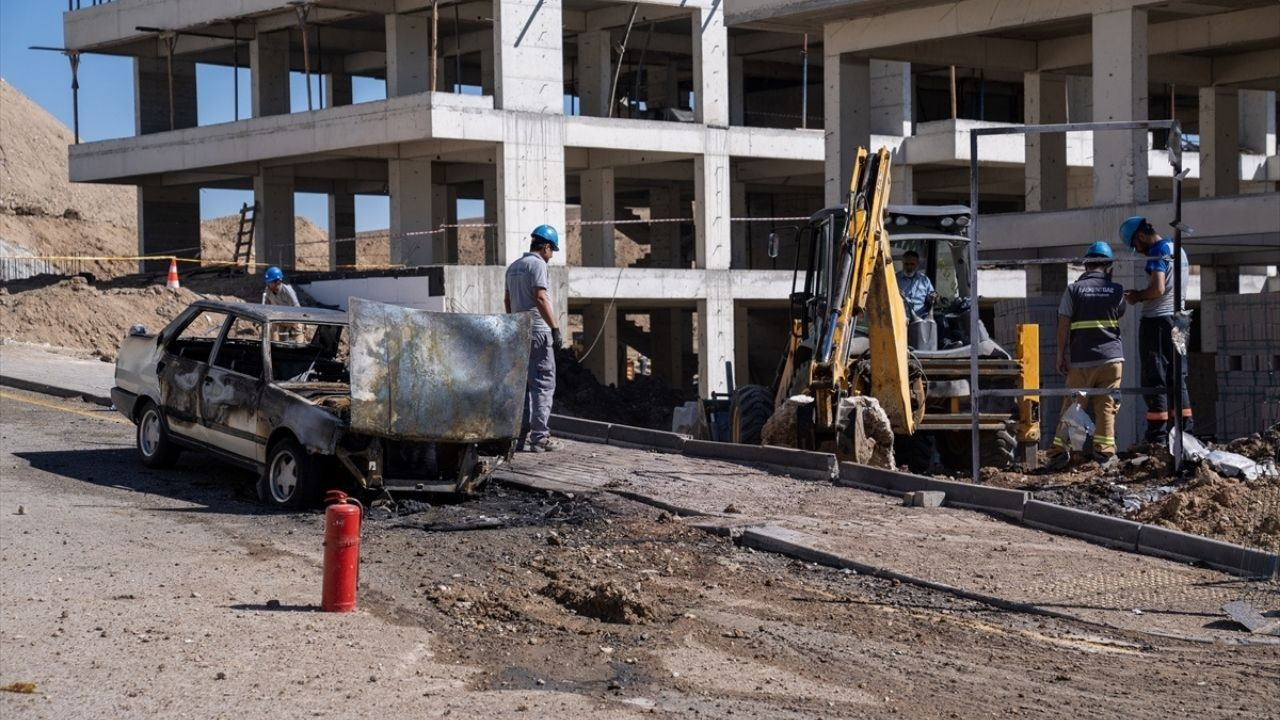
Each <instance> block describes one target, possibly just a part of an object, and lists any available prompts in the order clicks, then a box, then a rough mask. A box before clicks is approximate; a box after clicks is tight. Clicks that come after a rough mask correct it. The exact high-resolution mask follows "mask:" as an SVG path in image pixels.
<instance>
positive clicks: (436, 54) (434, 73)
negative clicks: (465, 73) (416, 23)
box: [431, 0, 440, 92]
mask: <svg viewBox="0 0 1280 720" xmlns="http://www.w3.org/2000/svg"><path fill="white" fill-rule="evenodd" d="M439 60H440V0H431V92H435V91H436V82H437V81H438V79H439V72H438V67H437V64H438V63H439Z"/></svg>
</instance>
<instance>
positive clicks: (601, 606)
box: [540, 580, 658, 625]
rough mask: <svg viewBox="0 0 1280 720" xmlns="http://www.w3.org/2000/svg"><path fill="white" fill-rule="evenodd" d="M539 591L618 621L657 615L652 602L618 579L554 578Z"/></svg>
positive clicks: (638, 621) (643, 619)
mask: <svg viewBox="0 0 1280 720" xmlns="http://www.w3.org/2000/svg"><path fill="white" fill-rule="evenodd" d="M540 594H541V595H543V596H545V597H549V598H551V599H552V600H554V601H555V602H556V603H557V604H558V605H561V606H562V607H565V608H567V609H569V610H572V611H573V612H575V613H577V614H579V615H581V616H583V617H589V618H594V619H596V620H599V621H601V622H607V623H614V624H618V625H640V624H642V623H646V622H648V621H650V620H652V619H654V618H656V617H657V616H658V612H657V610H656V609H654V607H653V604H652V603H651V602H650V601H648V600H645V599H644V598H642V597H641V596H640V591H639V589H638V588H637V589H634V590H632V589H628V588H625V587H623V586H622V585H620V584H618V583H616V582H595V583H590V584H587V585H583V584H581V583H575V582H568V581H562V580H553V581H551V582H550V583H548V584H547V585H546V587H544V588H542V590H541V591H540Z"/></svg>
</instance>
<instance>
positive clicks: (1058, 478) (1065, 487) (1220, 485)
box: [982, 425, 1280, 552]
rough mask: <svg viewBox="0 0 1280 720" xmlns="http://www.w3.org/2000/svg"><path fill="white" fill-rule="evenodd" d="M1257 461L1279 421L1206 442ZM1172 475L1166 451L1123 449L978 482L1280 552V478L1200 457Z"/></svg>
mask: <svg viewBox="0 0 1280 720" xmlns="http://www.w3.org/2000/svg"><path fill="white" fill-rule="evenodd" d="M1213 448H1220V449H1223V450H1227V451H1229V452H1235V453H1239V454H1241V455H1244V456H1246V457H1248V458H1250V459H1252V460H1255V461H1257V462H1259V463H1264V462H1267V461H1271V462H1275V461H1277V459H1280V425H1277V426H1274V427H1272V428H1270V429H1269V430H1267V431H1265V432H1262V433H1258V434H1255V435H1252V436H1250V437H1247V438H1239V439H1236V440H1233V441H1231V442H1229V443H1225V444H1222V445H1220V446H1218V445H1210V449H1213ZM1186 472H1187V475H1186V479H1184V480H1178V479H1176V478H1175V477H1174V474H1173V456H1172V455H1170V454H1169V453H1168V452H1167V451H1165V450H1163V449H1152V448H1138V449H1135V450H1132V451H1129V452H1124V453H1121V454H1120V455H1119V456H1118V459H1117V461H1116V462H1115V463H1114V464H1112V465H1109V466H1100V465H1099V464H1098V463H1096V462H1093V461H1088V460H1086V461H1083V462H1079V463H1073V464H1072V465H1071V466H1070V467H1068V468H1066V469H1065V470H1062V471H1060V472H1047V471H1039V472H1035V473H1022V472H1018V471H1013V470H1007V471H994V470H989V469H988V470H986V471H984V473H983V477H982V479H983V482H984V483H986V484H989V485H994V486H997V487H1010V488H1017V489H1020V490H1027V491H1029V492H1030V493H1031V494H1032V496H1033V497H1034V498H1035V499H1037V500H1043V501H1046V502H1053V503H1058V504H1060V505H1067V506H1070V507H1076V508H1080V509H1083V510H1089V511H1091V512H1096V513H1102V514H1104V515H1112V516H1115V517H1125V518H1129V519H1131V520H1136V521H1138V522H1144V523H1150V524H1152V525H1159V526H1161V527H1167V528H1172V529H1175V530H1181V531H1184V532H1189V533H1194V534H1196V535H1203V536H1205V537H1211V538H1215V539H1218V540H1225V541H1227V542H1232V543H1237V544H1240V545H1246V546H1250V547H1257V548H1262V549H1264V550H1268V551H1271V552H1280V478H1278V477H1274V476H1271V477H1261V478H1259V479H1257V480H1246V479H1244V478H1239V477H1234V478H1233V477H1225V476H1223V475H1222V474H1221V473H1219V472H1217V471H1216V470H1214V469H1213V468H1212V467H1210V466H1209V465H1208V464H1207V463H1205V462H1195V463H1190V464H1189V465H1188V467H1187V469H1186Z"/></svg>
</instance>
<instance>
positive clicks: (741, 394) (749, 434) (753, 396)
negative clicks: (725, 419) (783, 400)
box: [729, 385, 773, 445]
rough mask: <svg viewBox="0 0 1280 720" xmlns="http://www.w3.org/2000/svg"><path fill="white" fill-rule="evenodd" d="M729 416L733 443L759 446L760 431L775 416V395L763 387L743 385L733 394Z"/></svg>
mask: <svg viewBox="0 0 1280 720" xmlns="http://www.w3.org/2000/svg"><path fill="white" fill-rule="evenodd" d="M729 416H730V418H731V420H730V432H731V435H730V439H731V440H732V442H735V443H739V444H741V445H759V444H760V431H762V430H764V424H765V423H767V422H769V418H770V417H772V416H773V393H771V392H769V388H767V387H765V386H763V385H743V386H742V387H740V388H738V389H737V390H735V391H734V392H733V400H732V402H731V403H730V405H729Z"/></svg>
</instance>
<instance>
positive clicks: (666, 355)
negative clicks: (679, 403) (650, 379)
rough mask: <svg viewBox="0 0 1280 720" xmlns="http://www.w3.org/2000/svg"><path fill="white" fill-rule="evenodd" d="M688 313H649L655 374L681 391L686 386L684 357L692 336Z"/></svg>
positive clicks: (682, 311) (668, 311) (674, 310)
mask: <svg viewBox="0 0 1280 720" xmlns="http://www.w3.org/2000/svg"><path fill="white" fill-rule="evenodd" d="M688 315H689V314H688V312H686V311H684V310H681V309H678V308H676V309H662V310H654V311H653V312H651V313H649V335H650V337H652V339H653V342H652V343H651V344H652V346H653V348H652V350H653V356H652V357H650V360H652V361H653V374H655V375H657V376H659V377H661V378H662V379H663V380H665V381H667V384H668V385H670V386H671V387H673V388H675V389H677V390H684V389H685V385H686V383H685V380H684V376H685V368H684V356H685V349H686V346H687V345H688V344H689V342H690V340H691V339H692V337H691V336H692V335H693V331H692V326H691V324H690V322H689V319H688Z"/></svg>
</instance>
